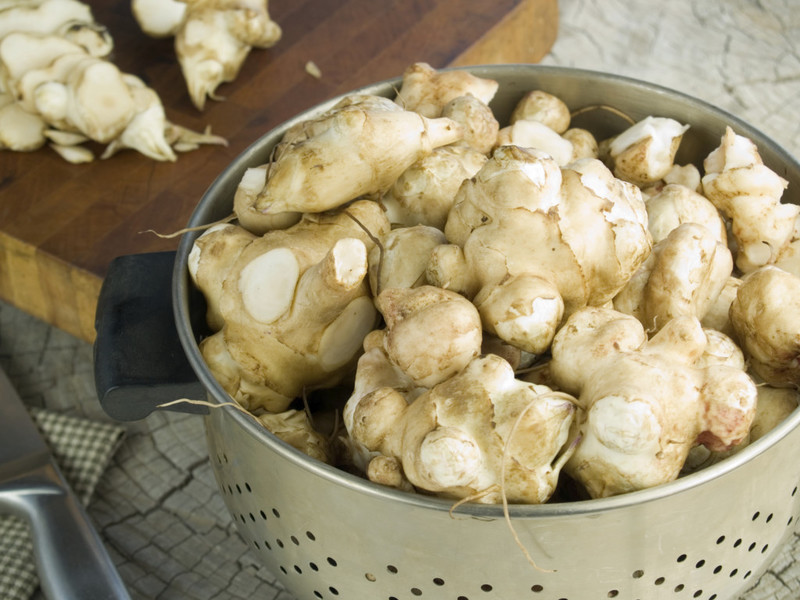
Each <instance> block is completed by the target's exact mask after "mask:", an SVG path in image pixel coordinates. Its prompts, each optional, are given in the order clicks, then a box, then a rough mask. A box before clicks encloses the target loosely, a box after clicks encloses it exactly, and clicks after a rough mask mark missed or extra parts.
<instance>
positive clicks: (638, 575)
mask: <svg viewBox="0 0 800 600" xmlns="http://www.w3.org/2000/svg"><path fill="white" fill-rule="evenodd" d="M631 577H633V578H634V579H641V578H642V577H644V571H642V570H641V569H636V570H635V571H634V572H633V573H631Z"/></svg>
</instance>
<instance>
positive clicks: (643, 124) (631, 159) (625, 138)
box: [603, 116, 689, 187]
mask: <svg viewBox="0 0 800 600" xmlns="http://www.w3.org/2000/svg"><path fill="white" fill-rule="evenodd" d="M687 129H689V126H688V125H682V124H681V123H679V122H678V121H676V120H675V119H669V118H666V117H653V116H649V117H645V118H644V119H643V120H641V121H639V122H638V123H636V124H634V125H632V126H631V127H629V128H628V129H626V130H625V131H623V132H622V133H620V134H619V135H617V136H616V137H614V138H612V139H611V140H606V141H605V142H604V144H603V145H604V147H605V149H606V150H607V152H608V156H607V158H608V161H609V164H610V167H611V170H612V171H613V172H614V175H616V176H617V177H619V178H620V179H624V180H625V181H630V182H631V183H634V184H636V185H638V186H640V187H646V186H648V185H651V184H653V183H656V182H657V181H660V180H661V179H663V178H664V176H665V175H666V174H667V173H669V172H670V170H671V169H672V167H673V164H674V163H673V161H674V160H675V153H676V152H677V151H678V146H679V145H680V142H681V139H682V138H683V134H684V133H685V132H686V130H687Z"/></svg>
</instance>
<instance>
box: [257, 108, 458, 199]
mask: <svg viewBox="0 0 800 600" xmlns="http://www.w3.org/2000/svg"><path fill="white" fill-rule="evenodd" d="M290 133H291V135H292V138H293V139H297V141H296V142H293V143H286V144H283V145H282V146H281V151H280V152H279V153H278V155H277V156H276V159H275V161H274V162H273V163H272V164H271V165H270V167H269V169H268V171H267V178H266V183H265V185H264V188H263V189H262V190H261V192H260V193H259V194H258V196H257V198H256V201H255V208H256V210H259V211H261V212H264V213H267V214H270V213H272V214H275V213H282V212H321V211H325V210H329V209H332V208H336V207H338V206H341V205H342V204H344V203H346V202H349V201H351V200H353V199H355V198H358V197H360V196H364V195H368V194H374V193H381V192H384V191H386V190H387V189H388V188H389V187H390V186H391V185H392V183H394V181H395V180H396V179H397V178H398V177H399V176H400V174H401V173H402V172H403V171H405V170H406V169H407V168H408V167H410V166H411V165H412V164H413V163H414V162H415V161H417V160H419V159H420V158H422V157H424V156H426V155H427V154H429V153H430V152H431V151H432V150H433V149H434V148H437V147H439V146H444V145H447V144H450V143H452V142H455V141H458V140H459V139H461V137H462V131H461V127H460V126H459V125H458V124H457V123H456V122H455V121H452V120H450V119H446V118H438V119H428V118H426V117H423V116H421V115H419V114H417V113H414V112H411V111H407V110H402V109H400V108H399V107H395V108H389V107H388V106H387V105H386V103H385V99H383V101H381V102H374V101H370V99H369V97H366V98H359V99H358V100H357V101H356V102H348V101H347V100H345V101H344V102H343V103H342V104H340V105H339V106H338V107H337V108H335V109H334V110H333V111H331V112H329V113H326V114H325V115H322V116H321V117H320V118H319V119H318V120H316V122H311V123H307V124H304V127H303V129H299V128H298V129H296V130H293V131H292V132H290ZM342 173H347V177H342Z"/></svg>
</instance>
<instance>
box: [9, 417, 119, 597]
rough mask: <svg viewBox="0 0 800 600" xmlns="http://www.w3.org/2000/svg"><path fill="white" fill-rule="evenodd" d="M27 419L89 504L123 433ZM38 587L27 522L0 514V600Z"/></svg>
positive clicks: (83, 423)
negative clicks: (36, 427) (31, 422)
mask: <svg viewBox="0 0 800 600" xmlns="http://www.w3.org/2000/svg"><path fill="white" fill-rule="evenodd" d="M31 416H32V417H33V420H34V421H35V423H36V425H37V426H38V427H39V429H40V431H41V432H42V434H43V436H44V438H45V440H46V441H47V443H48V445H49V446H50V451H51V452H52V454H53V456H54V457H55V460H56V462H57V463H58V466H59V468H60V469H61V472H62V473H63V474H64V477H65V478H66V480H67V481H68V482H69V484H70V485H71V486H72V490H73V491H74V492H75V494H76V495H77V496H78V498H80V500H81V502H82V503H83V504H84V505H86V504H88V502H89V498H91V496H92V494H93V493H94V489H95V486H96V485H97V482H98V480H99V479H100V476H101V475H102V474H103V471H104V470H105V468H106V466H107V465H108V461H109V460H110V459H111V457H112V456H113V454H114V452H115V451H116V449H117V448H118V447H119V443H120V442H121V441H122V436H123V434H124V431H125V430H124V429H123V428H122V427H120V426H117V425H111V424H107V423H98V422H95V421H89V420H86V419H82V418H78V417H70V416H66V415H61V414H58V413H54V412H50V411H47V410H43V409H31ZM38 585H39V579H38V577H37V576H36V566H35V564H34V558H33V543H32V541H31V537H30V534H29V531H28V526H27V524H26V523H25V522H24V521H22V520H21V519H19V518H17V517H14V516H7V515H3V516H0V598H2V599H3V600H28V598H30V596H31V595H32V594H33V592H35V591H36V588H37V587H38Z"/></svg>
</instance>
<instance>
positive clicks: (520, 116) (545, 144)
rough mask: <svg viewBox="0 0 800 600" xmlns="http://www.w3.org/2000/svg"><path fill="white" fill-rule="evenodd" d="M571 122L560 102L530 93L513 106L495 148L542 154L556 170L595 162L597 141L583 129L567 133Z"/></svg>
mask: <svg viewBox="0 0 800 600" xmlns="http://www.w3.org/2000/svg"><path fill="white" fill-rule="evenodd" d="M571 119H572V117H571V115H570V112H569V108H568V107H567V105H566V104H564V102H563V101H562V100H561V99H560V98H557V97H556V96H553V95H552V94H548V93H547V92H544V91H541V90H533V91H531V92H528V93H527V94H525V96H523V97H522V99H521V100H520V101H519V102H518V103H517V105H516V106H515V108H514V111H513V112H512V113H511V120H510V123H509V125H508V126H507V127H504V128H503V129H501V130H500V132H499V134H498V136H497V145H498V146H502V145H508V144H514V145H515V146H523V147H525V148H536V149H538V150H543V151H545V152H547V153H548V154H550V156H552V157H553V159H554V160H555V161H556V162H557V163H558V164H559V166H566V165H567V164H568V163H570V162H572V161H573V160H577V159H580V158H597V156H598V144H597V140H596V139H595V138H594V136H593V135H592V134H591V133H590V132H589V131H587V130H585V129H579V128H575V129H569V125H570V121H571Z"/></svg>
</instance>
